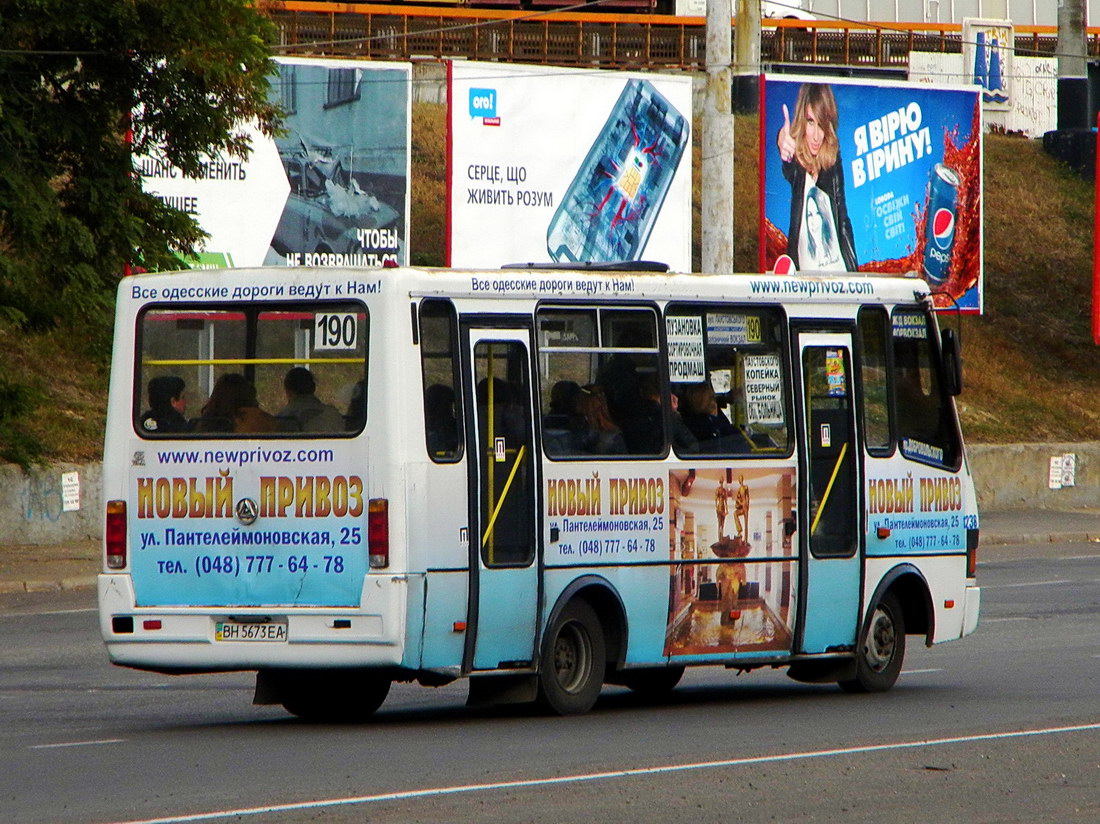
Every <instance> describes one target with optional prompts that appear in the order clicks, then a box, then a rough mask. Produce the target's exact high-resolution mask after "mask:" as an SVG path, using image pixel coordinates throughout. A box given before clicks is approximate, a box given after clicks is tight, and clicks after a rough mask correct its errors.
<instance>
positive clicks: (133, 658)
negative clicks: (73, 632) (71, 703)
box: [97, 574, 406, 672]
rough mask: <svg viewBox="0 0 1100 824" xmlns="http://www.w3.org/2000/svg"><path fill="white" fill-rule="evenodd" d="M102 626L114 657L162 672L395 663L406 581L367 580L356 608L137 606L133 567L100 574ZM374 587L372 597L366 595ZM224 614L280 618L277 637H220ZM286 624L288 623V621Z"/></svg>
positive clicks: (251, 620)
mask: <svg viewBox="0 0 1100 824" xmlns="http://www.w3.org/2000/svg"><path fill="white" fill-rule="evenodd" d="M97 585H98V592H99V604H100V609H99V621H100V632H101V634H102V636H103V640H104V642H105V643H106V645H107V654H108V656H109V657H110V660H111V662H112V663H114V664H118V665H119V666H124V667H133V668H135V669H144V670H153V671H157V672H226V671H233V670H251V669H259V668H262V667H396V666H399V665H400V664H401V660H402V656H403V647H404V644H403V639H404V636H403V627H402V626H401V624H402V622H401V620H400V616H401V615H402V614H403V608H404V603H405V586H406V582H405V581H404V580H403V579H401V578H397V577H394V578H389V577H387V578H384V579H376V580H368V582H367V583H366V584H365V585H364V598H363V601H362V602H361V605H360V606H359V607H357V608H348V609H335V608H329V607H325V608H309V607H294V608H288V607H286V606H267V607H176V606H170V607H165V606H150V607H138V606H136V599H135V597H134V589H133V584H132V581H131V578H130V576H129V575H120V574H103V575H100V576H99V578H98V582H97ZM368 589H369V590H370V594H369V597H368V596H367V592H368ZM225 622H231V623H234V624H244V625H246V626H262V625H267V626H274V627H275V628H277V629H278V632H277V633H271V634H274V635H277V636H279V637H278V638H277V639H274V640H247V641H245V640H221V637H220V635H219V628H220V627H223V626H224V624H225ZM282 627H285V630H284V629H282Z"/></svg>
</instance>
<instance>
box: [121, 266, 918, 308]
mask: <svg viewBox="0 0 1100 824" xmlns="http://www.w3.org/2000/svg"><path fill="white" fill-rule="evenodd" d="M391 290H395V291H397V292H400V293H402V294H405V295H408V296H414V297H425V296H446V297H455V298H474V297H476V298H484V299H493V298H497V299H500V298H510V299H528V300H545V299H559V300H560V299H565V300H568V299H578V300H579V299H585V300H592V299H608V300H623V299H632V298H633V299H647V300H677V299H679V300H727V301H747V302H766V303H847V304H851V303H899V302H914V301H918V302H919V301H922V300H924V299H926V298H927V297H928V296H929V287H928V284H927V283H925V282H924V281H923V280H921V279H920V278H917V277H916V276H915V275H909V276H890V275H880V274H870V273H835V274H834V273H829V274H826V273H814V274H805V273H800V274H797V275H772V274H732V275H704V274H690V273H674V272H669V273H663V272H654V271H620V270H614V271H600V270H596V269H586V270H579V269H576V270H573V269H561V268H553V269H550V268H530V269H529V268H522V269H520V268H509V269H485V270H473V269H442V268H440V269H433V268H422V267H394V268H384V269H360V268H312V267H286V266H271V267H260V268H242V269H193V270H183V271H179V272H165V273H144V274H140V275H133V276H130V277H128V278H124V279H123V280H122V282H121V283H120V285H119V297H120V299H122V298H124V297H126V298H129V299H131V300H136V301H138V302H139V303H150V302H156V303H163V302H188V303H203V302H224V301H239V300H276V301H277V300H289V299H315V300H316V299H339V298H344V299H347V298H366V297H368V296H370V295H382V294H385V293H388V292H390V291H391Z"/></svg>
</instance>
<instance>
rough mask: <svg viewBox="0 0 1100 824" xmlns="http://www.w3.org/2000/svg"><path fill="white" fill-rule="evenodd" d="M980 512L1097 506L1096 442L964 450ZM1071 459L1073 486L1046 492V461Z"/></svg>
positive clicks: (1099, 458)
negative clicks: (1072, 458) (972, 477)
mask: <svg viewBox="0 0 1100 824" xmlns="http://www.w3.org/2000/svg"><path fill="white" fill-rule="evenodd" d="M967 454H968V456H969V459H970V467H971V471H972V472H973V473H974V482H975V484H976V485H977V487H978V503H979V505H980V506H981V507H982V508H983V509H988V510H1004V509H1084V508H1089V507H1092V508H1096V507H1100V442H1097V441H1089V442H1086V443H1012V444H1001V445H997V446H992V445H988V444H971V445H970V446H969V447H967ZM1066 455H1072V456H1074V458H1075V460H1074V463H1075V465H1076V472H1075V477H1074V479H1073V481H1074V484H1073V486H1063V487H1062V488H1060V489H1051V488H1050V475H1051V472H1050V461H1051V458H1054V457H1059V458H1061V457H1063V456H1066Z"/></svg>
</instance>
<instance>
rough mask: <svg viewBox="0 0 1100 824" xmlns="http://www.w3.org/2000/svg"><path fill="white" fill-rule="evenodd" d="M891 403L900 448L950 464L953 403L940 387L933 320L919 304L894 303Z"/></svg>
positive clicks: (957, 454) (957, 452) (954, 452)
mask: <svg viewBox="0 0 1100 824" xmlns="http://www.w3.org/2000/svg"><path fill="white" fill-rule="evenodd" d="M891 329H892V338H893V344H892V348H893V371H892V379H893V383H894V409H895V411H896V413H897V432H898V439H899V441H900V442H901V450H902V453H903V454H904V455H905V456H906V457H907V458H910V459H913V460H917V461H921V462H922V463H931V464H934V465H937V466H944V467H947V468H956V467H958V465H959V461H960V458H961V456H962V447H961V445H960V438H959V428H958V423H957V421H956V419H955V413H954V407H953V406H952V404H951V401H950V398H949V397H948V396H947V394H946V393H945V392H944V391H943V380H942V378H941V375H940V360H939V352H938V351H937V350H936V348H935V345H934V344H935V341H936V336H935V334H934V332H935V326H934V324H933V320H932V318H931V316H929V314H928V312H927V311H926V310H924V309H923V308H917V307H912V308H910V307H897V308H895V309H894V314H893V318H892V322H891Z"/></svg>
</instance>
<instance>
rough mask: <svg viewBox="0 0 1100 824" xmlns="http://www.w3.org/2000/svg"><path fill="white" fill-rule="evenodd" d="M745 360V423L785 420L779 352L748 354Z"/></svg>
mask: <svg viewBox="0 0 1100 824" xmlns="http://www.w3.org/2000/svg"><path fill="white" fill-rule="evenodd" d="M742 363H743V367H744V371H743V377H744V380H743V386H744V387H745V422H746V423H748V424H781V423H783V421H784V417H783V373H782V371H781V370H782V364H781V363H780V360H779V355H774V354H771V355H745V357H744V360H743V361H742Z"/></svg>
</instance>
